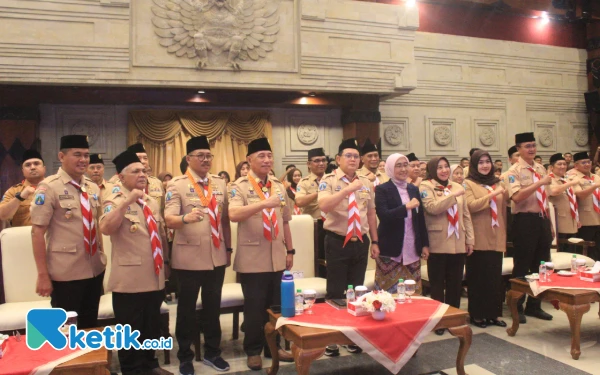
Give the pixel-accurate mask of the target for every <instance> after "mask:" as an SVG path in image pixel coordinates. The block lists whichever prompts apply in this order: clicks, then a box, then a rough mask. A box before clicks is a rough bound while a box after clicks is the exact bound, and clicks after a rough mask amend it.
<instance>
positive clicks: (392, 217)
mask: <svg viewBox="0 0 600 375" xmlns="http://www.w3.org/2000/svg"><path fill="white" fill-rule="evenodd" d="M407 190H408V196H409V197H410V198H411V199H412V198H416V199H418V200H419V203H420V206H419V210H418V212H417V210H416V209H414V208H413V210H412V225H413V230H414V232H415V249H416V250H417V253H418V254H419V256H421V253H422V251H423V247H424V246H429V238H428V237H427V228H426V227H425V214H424V210H423V202H421V196H420V194H419V188H417V187H416V186H414V185H413V184H408V186H407ZM406 203H408V202H402V198H400V193H398V188H397V187H396V185H395V184H394V182H393V181H392V180H390V181H388V182H386V183H383V184H381V185H379V186H377V190H376V192H375V210H376V211H377V217H378V218H379V227H378V228H377V233H378V234H379V251H380V255H381V256H385V257H393V258H395V257H397V256H399V255H400V254H401V253H402V248H403V245H404V219H405V218H406V217H407V215H408V213H407V210H406V206H405V204H406Z"/></svg>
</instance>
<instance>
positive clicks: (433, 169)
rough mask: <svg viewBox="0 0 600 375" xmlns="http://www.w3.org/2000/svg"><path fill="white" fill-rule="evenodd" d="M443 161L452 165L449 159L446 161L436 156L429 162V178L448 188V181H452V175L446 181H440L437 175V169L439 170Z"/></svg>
mask: <svg viewBox="0 0 600 375" xmlns="http://www.w3.org/2000/svg"><path fill="white" fill-rule="evenodd" d="M442 160H444V161H445V162H446V163H448V165H450V163H449V162H448V159H446V158H445V157H443V156H435V157H433V158H431V160H429V161H428V162H427V178H429V179H433V180H436V181H437V182H438V183H439V184H440V185H442V186H448V181H450V177H451V176H452V175H450V176H449V177H448V179H447V180H446V181H442V180H440V179H439V177H438V175H437V168H438V165H439V164H440V161H442Z"/></svg>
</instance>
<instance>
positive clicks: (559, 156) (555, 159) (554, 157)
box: [550, 152, 565, 165]
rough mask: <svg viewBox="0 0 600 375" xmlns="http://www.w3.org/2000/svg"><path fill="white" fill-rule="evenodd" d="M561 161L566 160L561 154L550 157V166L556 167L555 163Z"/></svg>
mask: <svg viewBox="0 0 600 375" xmlns="http://www.w3.org/2000/svg"><path fill="white" fill-rule="evenodd" d="M560 160H565V157H564V156H563V154H561V153H560V152H559V153H557V154H554V155H552V156H550V164H551V165H554V163H556V162H557V161H560Z"/></svg>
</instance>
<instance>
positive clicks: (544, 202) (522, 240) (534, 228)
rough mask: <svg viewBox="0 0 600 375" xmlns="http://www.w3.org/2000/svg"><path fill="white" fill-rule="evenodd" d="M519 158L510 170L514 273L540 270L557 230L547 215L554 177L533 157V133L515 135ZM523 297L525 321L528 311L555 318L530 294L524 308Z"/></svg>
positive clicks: (534, 147)
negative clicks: (549, 188) (548, 189)
mask: <svg viewBox="0 0 600 375" xmlns="http://www.w3.org/2000/svg"><path fill="white" fill-rule="evenodd" d="M515 143H516V145H517V150H518V152H519V160H518V161H517V163H515V164H514V165H513V166H511V167H510V169H509V170H508V174H507V175H506V179H507V180H508V185H507V186H508V195H509V197H510V199H511V200H512V202H513V203H514V205H513V209H512V215H513V228H512V231H513V233H512V234H513V245H514V268H513V277H523V276H525V275H527V274H529V273H537V272H538V270H539V266H540V262H541V261H549V260H550V246H551V244H552V237H553V236H554V233H553V232H554V230H553V228H552V225H551V223H550V218H549V217H548V213H549V211H548V191H547V187H548V185H550V183H551V182H552V177H550V176H548V175H547V174H546V170H545V169H544V167H543V166H542V165H541V164H538V163H536V162H534V161H533V159H534V157H535V154H536V151H537V148H536V143H535V138H534V136H533V133H521V134H517V135H515ZM524 300H525V297H523V298H522V299H521V300H520V301H519V302H518V305H517V307H518V311H519V321H520V322H521V323H525V322H526V318H525V315H528V316H534V317H536V318H539V319H543V320H552V315H550V314H548V313H546V312H544V311H543V310H542V309H541V306H540V305H541V301H540V300H539V299H537V298H532V297H531V296H530V297H529V298H528V299H527V307H526V308H525V311H523V302H524Z"/></svg>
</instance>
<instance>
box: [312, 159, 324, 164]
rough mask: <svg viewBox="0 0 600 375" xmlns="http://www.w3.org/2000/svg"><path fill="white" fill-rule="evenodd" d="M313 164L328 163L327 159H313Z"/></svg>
mask: <svg viewBox="0 0 600 375" xmlns="http://www.w3.org/2000/svg"><path fill="white" fill-rule="evenodd" d="M311 162H312V163H315V164H325V163H327V159H326V158H323V159H313V160H311Z"/></svg>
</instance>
